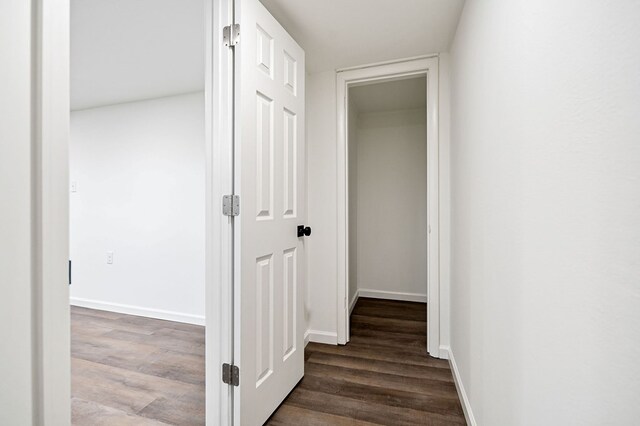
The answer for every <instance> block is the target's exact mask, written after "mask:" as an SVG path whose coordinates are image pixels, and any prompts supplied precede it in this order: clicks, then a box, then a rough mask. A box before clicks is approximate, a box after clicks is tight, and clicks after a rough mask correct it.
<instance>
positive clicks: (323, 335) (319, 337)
mask: <svg viewBox="0 0 640 426" xmlns="http://www.w3.org/2000/svg"><path fill="white" fill-rule="evenodd" d="M305 340H306V341H309V342H314V343H323V344H325V345H337V344H338V335H337V334H336V333H334V332H332V331H318V330H307V332H306V333H305Z"/></svg>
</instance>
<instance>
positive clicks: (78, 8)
mask: <svg viewBox="0 0 640 426" xmlns="http://www.w3.org/2000/svg"><path fill="white" fill-rule="evenodd" d="M203 52H204V2H203V0H72V1H71V109H72V110H76V109H85V108H91V107H96V106H101V105H109V104H115V103H121V102H128V101H133V100H140V99H149V98H156V97H162V96H169V95H175V94H179V93H188V92H194V91H198V90H202V89H203V87H204V53H203Z"/></svg>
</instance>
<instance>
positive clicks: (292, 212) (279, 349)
mask: <svg viewBox="0 0 640 426" xmlns="http://www.w3.org/2000/svg"><path fill="white" fill-rule="evenodd" d="M235 15H236V22H237V23H239V24H240V40H239V43H238V44H237V45H236V47H235V49H236V53H235V60H236V62H235V64H236V68H235V70H236V73H235V76H236V86H235V90H236V95H235V100H236V104H235V114H236V120H235V122H236V127H235V132H236V133H235V143H234V145H235V148H234V149H235V153H236V154H235V165H236V170H235V179H236V184H235V189H236V194H238V195H240V208H241V213H240V216H239V217H238V220H237V221H236V224H239V227H236V229H235V241H236V244H237V245H236V256H239V259H237V262H236V265H237V267H236V271H235V286H234V288H235V301H236V303H235V307H236V309H235V315H234V318H235V325H234V330H235V331H234V335H235V343H234V347H235V354H236V356H235V357H234V358H235V363H236V364H237V365H238V366H239V367H240V386H239V389H238V390H239V396H240V398H238V393H235V396H234V418H235V421H234V423H235V424H237V425H240V424H241V425H249V426H252V425H261V424H263V423H264V422H265V420H267V419H268V417H269V416H270V415H271V414H272V413H273V411H275V409H276V408H277V407H278V405H279V404H280V403H281V402H282V400H283V399H284V398H285V397H286V396H287V394H288V393H289V392H290V391H291V390H292V389H293V388H294V386H295V385H296V384H297V383H298V381H299V380H300V379H301V378H302V376H303V374H304V328H303V320H304V318H303V288H304V277H305V266H306V265H305V260H306V259H305V242H304V239H305V238H304V237H301V238H299V237H298V235H297V227H298V225H303V224H305V220H306V211H305V205H306V202H305V199H304V196H305V194H304V189H305V182H304V176H305V170H304V169H305V152H304V151H305V140H304V123H305V118H304V107H305V103H304V70H305V64H304V51H303V50H302V48H300V46H298V44H297V43H296V42H295V41H294V40H293V38H291V36H289V34H287V32H286V31H285V30H284V28H282V26H281V25H280V24H279V23H278V22H277V21H276V20H275V19H274V18H273V17H272V16H271V14H269V12H268V11H267V10H266V9H265V8H264V6H262V4H261V3H260V2H259V1H258V0H236V1H235Z"/></svg>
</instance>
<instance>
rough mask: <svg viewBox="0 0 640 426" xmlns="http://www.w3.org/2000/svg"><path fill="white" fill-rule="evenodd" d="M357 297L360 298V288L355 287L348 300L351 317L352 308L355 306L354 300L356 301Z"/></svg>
mask: <svg viewBox="0 0 640 426" xmlns="http://www.w3.org/2000/svg"><path fill="white" fill-rule="evenodd" d="M359 298H360V289H357V290H356V292H355V293H354V295H353V298H352V299H351V302H349V317H351V313H352V312H353V308H355V307H356V302H357V301H358V299H359Z"/></svg>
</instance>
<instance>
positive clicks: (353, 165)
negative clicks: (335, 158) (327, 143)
mask: <svg viewBox="0 0 640 426" xmlns="http://www.w3.org/2000/svg"><path fill="white" fill-rule="evenodd" d="M347 114H348V117H347V129H348V132H349V135H348V136H349V138H348V144H349V145H348V154H349V155H348V157H349V164H348V168H349V170H348V172H349V191H348V194H349V195H348V197H349V265H348V267H349V295H348V301H349V306H350V307H351V308H353V306H354V303H355V300H356V299H355V297H356V294H357V290H358V182H359V180H358V107H357V106H356V105H355V103H354V102H353V98H351V97H350V98H349V105H348V111H347Z"/></svg>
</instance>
